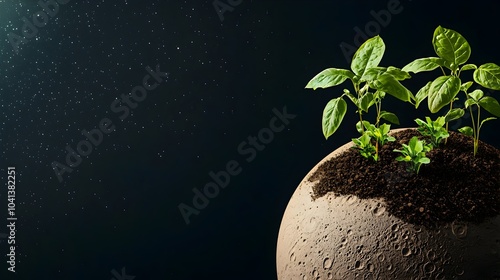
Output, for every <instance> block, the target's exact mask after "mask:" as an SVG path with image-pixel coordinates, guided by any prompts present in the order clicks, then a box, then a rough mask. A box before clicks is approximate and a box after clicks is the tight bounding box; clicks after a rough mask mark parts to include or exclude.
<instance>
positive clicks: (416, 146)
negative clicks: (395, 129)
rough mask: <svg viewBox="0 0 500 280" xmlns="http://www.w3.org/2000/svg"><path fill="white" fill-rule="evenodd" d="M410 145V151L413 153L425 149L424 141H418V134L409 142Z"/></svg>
mask: <svg viewBox="0 0 500 280" xmlns="http://www.w3.org/2000/svg"><path fill="white" fill-rule="evenodd" d="M408 146H409V147H410V152H411V153H412V154H417V153H420V152H421V151H422V150H423V149H424V147H423V145H422V142H421V141H418V138H417V137H416V136H413V137H412V138H411V139H410V142H409V143H408Z"/></svg>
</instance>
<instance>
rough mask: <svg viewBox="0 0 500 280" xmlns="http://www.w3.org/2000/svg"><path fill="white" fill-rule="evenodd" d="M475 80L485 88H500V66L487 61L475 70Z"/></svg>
mask: <svg viewBox="0 0 500 280" xmlns="http://www.w3.org/2000/svg"><path fill="white" fill-rule="evenodd" d="M474 81H476V83H478V84H480V85H482V86H483V87H485V88H489V89H493V90H500V66H498V65H496V64H495V63H486V64H483V65H481V66H479V68H477V69H476V70H475V71H474Z"/></svg>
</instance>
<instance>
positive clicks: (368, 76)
mask: <svg viewBox="0 0 500 280" xmlns="http://www.w3.org/2000/svg"><path fill="white" fill-rule="evenodd" d="M386 72H387V68H386V67H380V66H378V67H373V68H368V69H366V71H365V72H364V73H363V76H362V77H361V79H360V81H361V82H364V81H373V80H375V79H377V78H378V77H379V76H380V75H382V74H384V73H386Z"/></svg>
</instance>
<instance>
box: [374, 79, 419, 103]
mask: <svg viewBox="0 0 500 280" xmlns="http://www.w3.org/2000/svg"><path fill="white" fill-rule="evenodd" d="M370 86H371V87H372V88H374V89H376V90H380V91H384V92H386V93H388V94H390V95H392V96H394V97H396V98H398V99H400V100H403V101H410V99H411V98H412V97H413V94H412V93H411V91H409V90H408V89H407V88H405V87H404V86H403V85H402V84H401V83H400V82H398V80H396V78H394V77H393V76H392V75H390V74H387V73H385V74H382V75H380V76H379V77H378V78H377V79H376V80H374V81H372V82H371V83H370Z"/></svg>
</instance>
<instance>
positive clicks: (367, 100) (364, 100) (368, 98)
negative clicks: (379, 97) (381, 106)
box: [359, 92, 373, 112]
mask: <svg viewBox="0 0 500 280" xmlns="http://www.w3.org/2000/svg"><path fill="white" fill-rule="evenodd" d="M372 101H373V93H371V92H367V93H365V94H364V95H363V96H361V98H360V99H359V107H360V108H361V110H363V111H365V112H368V108H370V106H371V105H373V103H372Z"/></svg>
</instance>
